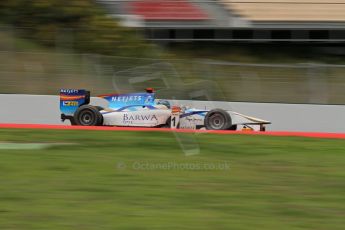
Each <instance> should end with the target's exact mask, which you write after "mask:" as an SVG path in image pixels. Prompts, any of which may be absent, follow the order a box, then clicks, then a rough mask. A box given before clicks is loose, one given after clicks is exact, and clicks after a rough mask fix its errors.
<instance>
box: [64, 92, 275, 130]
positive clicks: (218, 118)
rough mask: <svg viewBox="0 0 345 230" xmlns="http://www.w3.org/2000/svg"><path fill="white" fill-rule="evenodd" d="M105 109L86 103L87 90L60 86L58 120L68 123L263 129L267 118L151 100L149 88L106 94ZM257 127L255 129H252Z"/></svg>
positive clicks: (178, 127) (82, 124) (88, 100)
mask: <svg viewBox="0 0 345 230" xmlns="http://www.w3.org/2000/svg"><path fill="white" fill-rule="evenodd" d="M98 97H100V98H103V99H105V100H106V101H108V106H107V108H103V107H100V106H94V105H90V104H89V103H90V92H89V91H86V90H83V89H61V91H60V110H61V113H62V114H61V119H62V121H65V120H66V119H67V120H70V121H71V124H72V125H81V126H102V125H103V126H122V127H128V126H131V127H157V128H172V129H207V130H236V129H237V128H238V126H242V127H244V129H249V130H259V131H265V125H266V124H270V122H269V121H266V120H262V119H259V118H254V117H250V116H246V115H243V114H240V113H237V112H233V111H226V110H223V109H220V108H219V109H212V110H200V109H195V108H190V107H188V106H171V104H170V102H169V101H167V100H159V99H155V93H154V91H153V89H151V88H148V89H146V92H143V93H129V94H107V95H100V96H98ZM255 127H257V128H255Z"/></svg>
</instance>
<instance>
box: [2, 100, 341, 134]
mask: <svg viewBox="0 0 345 230" xmlns="http://www.w3.org/2000/svg"><path fill="white" fill-rule="evenodd" d="M173 103H177V104H185V105H190V106H194V107H196V108H203V109H204V108H207V109H212V108H224V109H228V110H233V111H236V112H239V113H243V114H246V115H250V116H254V117H258V118H262V119H265V120H270V121H271V122H272V125H269V126H268V130H272V131H303V132H334V133H345V121H344V118H345V106H341V105H309V104H275V103H242V102H210V101H174V102H173ZM91 104H96V105H101V106H106V101H104V100H102V99H100V98H92V99H91ZM0 108H1V109H0V123H18V124H28V123H30V124H61V125H62V124H64V123H62V122H61V121H60V111H59V97H58V96H45V95H12V94H0ZM65 124H68V122H67V121H66V122H65Z"/></svg>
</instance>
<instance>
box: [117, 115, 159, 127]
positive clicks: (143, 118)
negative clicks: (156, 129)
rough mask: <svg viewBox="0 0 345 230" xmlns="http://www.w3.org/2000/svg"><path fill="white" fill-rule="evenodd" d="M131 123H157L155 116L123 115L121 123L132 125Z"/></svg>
mask: <svg viewBox="0 0 345 230" xmlns="http://www.w3.org/2000/svg"><path fill="white" fill-rule="evenodd" d="M133 121H158V119H157V117H156V115H142V114H135V115H131V114H127V113H125V114H123V123H125V124H133Z"/></svg>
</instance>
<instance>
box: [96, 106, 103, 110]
mask: <svg viewBox="0 0 345 230" xmlns="http://www.w3.org/2000/svg"><path fill="white" fill-rule="evenodd" d="M94 107H95V108H96V109H97V110H98V111H101V110H103V109H104V108H103V107H102V106H94Z"/></svg>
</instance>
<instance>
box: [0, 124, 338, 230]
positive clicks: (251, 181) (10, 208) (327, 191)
mask: <svg viewBox="0 0 345 230" xmlns="http://www.w3.org/2000/svg"><path fill="white" fill-rule="evenodd" d="M177 140H179V141H177ZM1 142H2V145H4V146H5V144H4V143H9V142H10V143H54V145H52V146H51V147H48V148H45V149H26V150H25V149H21V150H19V149H18V150H14V149H13V146H15V144H12V145H11V146H12V150H6V149H1V150H0V229H2V230H3V229H4V230H5V229H12V230H14V229H20V230H23V229H35V230H37V229H50V230H52V229H59V230H60V229H83V230H87V229H150V230H151V229H198V230H200V229H201V230H202V229H219V230H221V229H236V230H241V229H264V230H270V229H272V230H276V229H280V230H283V229H288V230H293V229H333V230H334V229H343V227H344V225H345V220H344V218H343V217H344V214H345V196H344V195H345V186H344V179H345V171H344V166H345V155H344V153H345V143H344V141H342V140H322V139H309V138H294V137H284V138H283V137H263V136H238V135H211V134H199V135H192V134H176V136H175V135H174V134H172V133H149V132H139V133H135V132H112V131H49V130H46V131H38V130H8V129H0V145H1ZM58 143H62V144H63V145H61V146H59V145H57V144H58ZM68 143H70V145H67V144H68ZM179 143H182V146H184V149H189V150H190V149H193V148H200V154H198V155H194V156H186V155H185V153H184V152H183V150H182V149H181V148H180V146H181V145H180V144H179ZM19 146H21V145H19ZM169 163H170V164H175V166H176V165H177V166H176V167H174V168H170V169H164V168H160V169H158V168H155V169H148V168H147V167H146V166H147V165H155V166H159V165H163V164H169ZM220 163H227V164H229V165H230V169H228V168H225V169H224V168H217V169H211V170H210V169H206V168H205V167H204V166H205V165H211V164H213V165H217V164H220ZM183 164H194V165H204V166H203V167H201V168H200V169H198V170H191V169H184V170H183V169H181V168H180V169H178V167H180V166H182V165H183ZM138 165H141V166H140V167H138ZM145 165H146V166H145ZM145 167H146V168H145Z"/></svg>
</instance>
